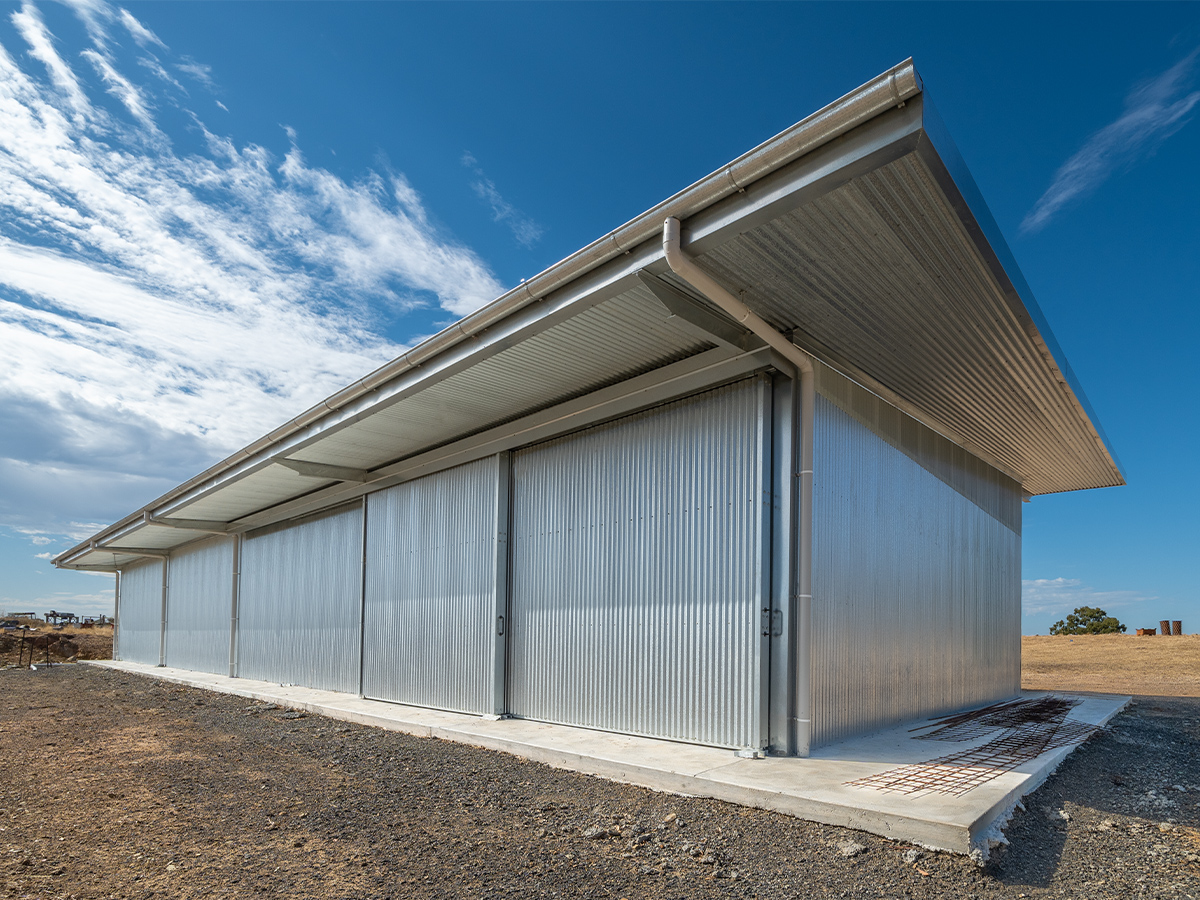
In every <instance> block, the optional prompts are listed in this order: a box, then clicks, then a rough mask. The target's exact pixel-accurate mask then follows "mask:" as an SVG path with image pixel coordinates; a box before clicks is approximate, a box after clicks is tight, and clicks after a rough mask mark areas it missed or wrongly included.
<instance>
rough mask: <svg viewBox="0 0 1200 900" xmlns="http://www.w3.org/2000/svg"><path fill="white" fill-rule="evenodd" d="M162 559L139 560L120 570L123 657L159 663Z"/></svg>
mask: <svg viewBox="0 0 1200 900" xmlns="http://www.w3.org/2000/svg"><path fill="white" fill-rule="evenodd" d="M162 567H163V561H162V560H161V559H154V560H150V561H149V562H143V563H137V564H136V565H132V566H129V567H128V568H126V569H123V570H122V571H121V606H120V609H119V610H118V615H119V616H120V619H119V621H118V622H117V631H118V632H119V633H118V635H117V648H118V651H119V652H120V654H121V656H120V658H121V659H124V660H128V661H129V662H140V663H149V664H150V665H152V666H157V665H158V650H159V643H158V642H159V637H160V630H161V627H162Z"/></svg>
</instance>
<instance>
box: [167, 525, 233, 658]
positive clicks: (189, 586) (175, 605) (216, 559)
mask: <svg viewBox="0 0 1200 900" xmlns="http://www.w3.org/2000/svg"><path fill="white" fill-rule="evenodd" d="M233 541H234V539H233V538H227V537H216V538H213V539H211V540H207V541H204V542H202V543H199V544H195V545H193V546H190V547H185V548H183V549H182V550H178V551H176V552H174V553H172V554H171V584H170V589H169V590H168V591H167V665H168V666H175V667H176V668H180V669H192V670H193V671H196V672H212V673H214V674H219V675H227V674H228V673H229V617H230V606H231V603H232V596H231V595H232V590H233Z"/></svg>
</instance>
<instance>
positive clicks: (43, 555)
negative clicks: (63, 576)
mask: <svg viewBox="0 0 1200 900" xmlns="http://www.w3.org/2000/svg"><path fill="white" fill-rule="evenodd" d="M33 558H34V559H54V554H53V553H35V554H33Z"/></svg>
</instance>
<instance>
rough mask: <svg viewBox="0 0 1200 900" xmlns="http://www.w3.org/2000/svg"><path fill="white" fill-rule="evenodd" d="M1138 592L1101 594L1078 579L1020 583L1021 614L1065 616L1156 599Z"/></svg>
mask: <svg viewBox="0 0 1200 900" xmlns="http://www.w3.org/2000/svg"><path fill="white" fill-rule="evenodd" d="M1156 599H1158V598H1157V597H1151V596H1148V595H1145V594H1139V593H1138V592H1137V591H1101V590H1097V589H1095V588H1093V587H1091V586H1090V585H1086V584H1084V583H1083V582H1082V581H1080V580H1079V579H1077V578H1035V579H1030V580H1025V581H1022V582H1021V611H1022V612H1023V613H1024V614H1025V615H1027V616H1032V615H1066V614H1067V613H1069V612H1073V611H1074V610H1075V609H1076V608H1078V607H1080V606H1093V607H1100V608H1101V609H1103V610H1106V611H1108V612H1110V613H1111V612H1112V611H1113V610H1120V609H1125V608H1128V607H1132V606H1136V605H1137V604H1140V603H1143V602H1145V601H1147V600H1156Z"/></svg>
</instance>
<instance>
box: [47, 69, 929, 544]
mask: <svg viewBox="0 0 1200 900" xmlns="http://www.w3.org/2000/svg"><path fill="white" fill-rule="evenodd" d="M922 90H923V87H922V84H921V79H920V76H919V75H918V74H917V71H916V69H915V67H914V66H913V61H912V59H911V58H909V59H907V60H905V61H904V62H902V63H900V64H899V65H897V66H894V67H892V68H891V69H889V70H888V71H886V72H884V73H883V74H882V75H879V76H877V77H875V78H873V79H871V80H870V81H868V82H866V83H865V84H863V85H861V86H860V87H858V88H856V89H855V90H853V91H851V92H849V93H848V94H846V95H844V96H843V97H841V98H839V99H838V100H836V101H834V102H833V103H831V104H829V105H828V106H826V107H824V108H823V109H820V110H818V111H817V112H815V113H813V114H812V115H810V116H807V117H806V118H804V119H802V120H801V121H800V122H798V123H797V124H795V125H793V126H792V127H790V128H788V129H786V130H785V131H783V132H780V133H779V134H777V135H775V136H774V137H773V138H770V139H769V140H767V141H764V142H763V143H762V144H760V145H759V146H757V147H755V148H754V149H752V150H750V151H748V152H747V153H744V154H742V155H741V156H740V157H738V158H737V159H736V160H734V161H733V162H732V163H730V164H728V165H726V166H723V167H722V168H720V169H718V170H717V171H715V172H713V173H711V174H710V175H708V176H706V177H705V178H702V179H700V180H699V181H697V182H696V183H695V184H693V185H691V186H690V187H687V188H685V189H684V190H682V191H680V192H679V193H677V194H675V195H673V196H672V197H670V198H668V199H667V200H665V201H663V202H662V203H659V204H658V205H656V206H654V207H652V208H651V209H649V210H647V211H646V212H644V213H642V214H641V215H640V216H637V217H636V218H634V219H633V220H631V221H629V222H627V223H626V224H625V225H622V226H621V227H619V228H617V229H615V230H614V231H612V232H610V233H609V234H607V235H605V236H604V237H602V238H600V239H599V240H597V241H593V242H592V243H591V244H588V245H587V246H586V247H584V248H582V249H581V250H579V251H577V252H575V253H573V254H572V255H570V256H568V257H566V258H565V259H563V260H561V261H560V262H558V263H555V264H554V265H553V266H551V267H550V268H548V269H546V270H544V271H543V272H541V273H539V274H538V275H535V276H534V277H533V278H530V279H528V280H527V281H525V282H524V283H522V284H521V285H520V286H519V287H516V288H514V289H513V290H511V291H509V292H508V293H506V294H503V295H502V296H500V297H499V298H497V299H496V300H495V301H493V302H492V303H490V304H488V305H487V306H485V307H483V308H482V309H480V310H478V311H477V312H475V313H472V314H471V315H469V316H466V317H465V318H463V319H462V320H461V321H459V322H456V323H455V324H454V325H451V326H450V327H449V328H447V329H445V330H444V331H442V332H439V333H438V334H436V335H434V336H433V337H431V338H430V339H429V340H427V341H425V342H424V343H422V344H420V345H418V346H417V347H414V348H413V349H412V350H410V351H409V352H408V353H406V354H404V355H403V356H401V357H398V358H397V359H394V360H392V361H391V362H389V363H387V364H386V365H384V366H381V367H380V368H379V369H376V370H375V371H374V372H371V373H370V374H368V375H366V376H365V377H363V378H362V379H360V380H359V381H356V382H354V383H353V384H351V385H349V386H348V387H346V388H343V389H342V390H341V391H338V392H337V393H335V394H333V395H332V396H330V397H328V398H327V399H325V400H323V401H321V403H319V404H317V405H316V406H314V407H312V408H310V409H309V410H306V411H305V412H303V413H301V414H300V415H299V416H297V417H296V418H294V419H292V420H291V421H289V422H287V423H285V424H283V425H281V426H280V427H279V428H276V429H275V430H273V431H271V432H269V433H268V434H266V435H264V436H263V437H261V438H259V439H258V440H256V441H254V442H253V443H251V444H250V445H248V446H247V447H244V448H243V449H241V450H239V451H237V452H236V453H234V454H233V455H232V456H230V457H227V458H226V459H224V460H222V461H221V462H219V463H217V464H216V465H214V466H211V467H209V468H208V469H206V470H205V471H204V472H201V473H200V474H198V475H196V476H194V477H193V478H190V479H188V480H187V481H185V482H184V483H183V484H181V485H179V486H178V487H176V488H175V489H173V490H172V491H169V492H168V493H167V494H165V495H164V496H163V497H160V498H159V499H158V500H156V501H154V502H153V503H152V504H150V505H148V506H146V507H143V508H142V509H141V510H139V511H138V512H136V513H133V514H132V516H130V517H127V518H126V519H123V520H121V521H119V522H117V523H115V524H114V525H113V526H110V529H113V530H115V529H116V528H119V527H122V526H124V525H126V524H127V523H128V521H129V519H130V518H136V517H138V516H140V515H141V514H142V513H144V512H145V511H147V510H151V509H154V508H156V507H161V506H163V505H165V504H167V503H171V502H172V501H174V500H175V499H176V498H178V497H180V496H182V495H184V494H186V493H188V492H189V491H190V490H192V489H193V488H195V487H197V486H199V485H203V484H205V483H206V482H209V481H211V480H213V479H215V478H217V477H219V476H220V475H221V474H223V473H225V472H226V471H228V470H229V469H232V468H234V467H235V466H237V465H239V464H240V463H243V462H246V461H248V460H250V459H252V458H254V457H255V456H256V455H258V454H260V453H262V452H263V451H266V450H268V449H270V448H274V447H275V446H276V445H277V444H278V443H279V442H281V441H283V440H284V439H285V438H287V437H290V436H292V435H294V434H295V433H296V432H298V431H300V430H301V429H303V428H305V427H307V426H309V425H311V424H313V423H314V422H317V421H318V420H321V419H323V418H325V417H326V416H327V415H328V414H329V413H331V412H334V411H338V410H341V409H342V408H343V407H344V406H345V405H346V404H349V403H352V402H354V401H356V400H358V399H359V398H361V397H362V396H363V395H365V394H367V393H369V392H371V391H374V390H376V389H377V388H378V387H380V386H381V385H384V384H386V383H388V382H390V381H392V380H393V379H395V378H397V377H398V376H400V375H402V374H403V373H405V372H406V371H408V370H409V369H411V368H413V367H415V366H418V365H420V364H422V363H423V362H425V361H427V360H429V359H432V358H433V357H434V356H436V355H438V354H441V353H443V352H445V351H446V350H448V349H450V348H452V347H454V346H456V345H457V344H459V343H460V342H462V341H463V340H465V339H467V338H470V337H473V336H475V335H476V334H478V333H479V332H481V331H483V330H484V329H487V328H490V327H491V326H493V325H494V324H496V323H499V322H501V321H503V320H505V319H507V318H508V317H509V316H510V315H512V314H513V313H515V312H517V311H518V310H520V309H522V308H524V307H525V306H527V305H528V304H530V303H532V302H534V301H535V300H540V299H542V298H544V297H546V296H547V295H548V294H550V293H551V292H553V291H555V290H557V289H559V288H561V287H564V286H565V285H567V284H569V283H570V282H572V281H574V280H575V279H577V278H579V277H580V276H582V275H585V274H587V273H588V272H590V271H592V270H593V269H595V268H597V267H599V266H601V265H602V264H604V263H606V262H609V261H611V260H612V259H615V258H616V257H618V256H622V255H625V254H627V253H629V252H630V251H631V250H632V249H633V248H635V247H638V246H639V245H641V244H643V243H645V242H646V241H648V240H651V239H654V238H656V237H657V236H658V235H659V233H660V230H661V227H662V221H663V219H665V218H667V217H668V216H675V217H677V218H680V219H687V218H690V217H692V216H694V215H696V214H697V213H699V212H700V211H702V210H704V209H706V208H707V207H709V206H712V205H713V204H714V203H716V202H718V201H720V200H722V199H724V198H725V197H728V196H730V195H732V194H736V193H739V192H741V191H744V190H746V188H747V187H748V186H749V185H751V184H752V183H754V182H756V181H757V180H759V179H761V178H763V177H764V176H766V175H768V174H769V173H771V172H773V171H775V170H776V169H778V168H780V167H782V166H785V165H787V164H789V163H791V162H792V161H794V160H796V159H798V158H800V157H801V156H804V155H805V154H807V153H811V152H812V151H813V150H815V149H817V148H818V147H820V146H822V145H824V144H826V143H829V142H830V141H832V140H834V139H836V138H838V137H840V136H841V135H843V134H846V133H847V132H849V131H851V130H853V129H854V128H856V127H857V126H859V125H861V124H863V123H864V122H867V121H869V120H871V119H873V118H875V117H876V116H878V115H880V114H881V113H884V112H887V111H888V110H890V109H894V108H896V107H900V106H903V105H904V104H905V102H906V101H907V100H909V99H911V98H912V97H915V96H917V95H919V94H920V93H921V91H922ZM110 529H104V530H102V531H100V532H99V533H98V535H97V537H107V536H108V535H109V534H110ZM81 547H82V545H79V546H77V547H75V548H72V549H71V550H68V551H66V552H65V553H63V554H60V555H59V556H58V557H55V560H54V562H55V564H57V563H58V562H59V561H60V560H61V561H66V560H69V559H70V558H71V557H73V556H75V555H78V553H79V551H80V549H81Z"/></svg>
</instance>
